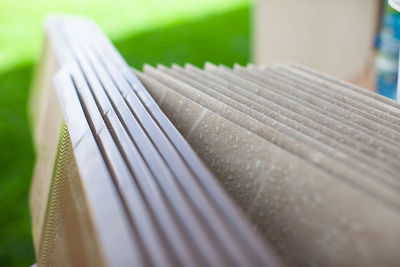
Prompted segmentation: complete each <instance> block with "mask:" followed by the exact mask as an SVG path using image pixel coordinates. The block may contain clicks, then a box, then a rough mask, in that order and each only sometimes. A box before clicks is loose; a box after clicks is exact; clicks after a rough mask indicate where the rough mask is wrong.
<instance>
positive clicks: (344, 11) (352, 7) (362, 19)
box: [252, 0, 382, 79]
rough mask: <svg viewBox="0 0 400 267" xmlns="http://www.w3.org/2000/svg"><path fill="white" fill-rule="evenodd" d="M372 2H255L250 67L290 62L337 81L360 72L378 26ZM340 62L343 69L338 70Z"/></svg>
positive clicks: (376, 6)
mask: <svg viewBox="0 0 400 267" xmlns="http://www.w3.org/2000/svg"><path fill="white" fill-rule="evenodd" d="M381 4H382V2H381V1H378V0H336V1H335V0H324V1H321V0H302V1H296V0H257V1H255V4H254V12H253V16H252V18H253V26H254V27H253V34H252V36H253V42H252V44H253V61H254V62H255V63H256V64H263V63H264V64H267V65H272V64H274V63H275V62H285V61H287V60H294V61H296V62H300V63H302V64H305V65H307V66H310V67H312V68H315V69H319V70H322V71H324V72H327V73H330V74H331V75H334V76H336V77H339V78H341V79H351V78H354V77H355V76H358V75H360V74H361V73H363V72H364V71H366V66H369V65H370V64H371V63H370V62H371V58H372V56H373V55H372V49H373V43H374V40H375V36H376V32H377V30H378V27H379V23H380V16H381V14H380V8H379V6H380V5H381ZM343 62H346V64H343Z"/></svg>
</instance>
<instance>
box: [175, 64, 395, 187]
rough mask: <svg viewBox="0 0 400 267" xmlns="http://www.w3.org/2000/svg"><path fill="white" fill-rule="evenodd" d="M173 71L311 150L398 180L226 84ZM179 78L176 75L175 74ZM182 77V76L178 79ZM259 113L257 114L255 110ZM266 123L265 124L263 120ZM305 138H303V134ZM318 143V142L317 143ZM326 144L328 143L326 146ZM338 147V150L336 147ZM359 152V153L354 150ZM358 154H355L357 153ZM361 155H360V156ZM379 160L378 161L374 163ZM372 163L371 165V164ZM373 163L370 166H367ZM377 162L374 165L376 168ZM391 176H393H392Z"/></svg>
mask: <svg viewBox="0 0 400 267" xmlns="http://www.w3.org/2000/svg"><path fill="white" fill-rule="evenodd" d="M173 69H174V71H175V72H177V73H180V74H182V75H185V76H186V77H190V78H191V79H193V80H187V79H185V82H187V83H188V84H190V85H192V86H193V87H196V88H197V89H199V90H202V87H203V86H207V87H208V89H210V90H214V91H216V92H219V93H221V94H223V95H225V96H227V97H229V98H230V99H231V100H235V101H237V104H243V105H244V106H246V107H247V108H244V107H243V108H241V110H243V112H244V113H246V114H247V115H249V116H252V117H253V118H255V119H258V120H259V121H262V122H264V123H266V121H268V122H270V123H271V124H272V125H271V124H269V125H270V126H272V127H274V128H275V129H276V130H279V131H281V132H282V133H286V134H288V135H289V136H292V137H293V138H295V139H298V140H299V141H300V142H303V143H304V144H308V145H309V146H310V147H312V148H313V149H315V150H320V151H321V152H324V153H325V154H326V155H328V156H334V157H335V158H337V159H340V160H344V162H345V163H348V164H349V165H350V167H353V168H359V169H361V170H366V171H367V173H368V174H374V175H375V176H376V177H381V178H383V179H384V180H386V181H390V183H391V184H392V185H394V186H399V185H400V184H399V182H400V181H399V179H397V173H396V174H393V173H391V172H388V173H387V174H385V172H386V170H387V169H388V168H387V166H382V169H381V170H380V171H378V170H377V169H376V167H377V166H376V164H375V163H376V161H373V160H371V161H367V162H364V161H362V160H358V159H357V157H354V156H353V155H352V154H353V152H354V150H351V149H347V147H345V146H343V145H342V144H341V143H339V142H334V143H331V141H332V140H331V139H329V138H324V137H326V136H323V135H321V134H319V133H318V132H315V131H314V130H312V129H310V128H308V127H305V126H304V125H302V124H299V123H297V122H296V121H294V120H291V119H290V118H287V117H284V116H282V115H281V114H280V113H278V112H279V110H277V112H275V111H274V110H270V109H267V108H265V107H263V106H262V105H260V104H258V103H256V102H254V101H251V100H249V99H247V98H245V97H243V96H241V95H239V94H237V93H235V92H232V91H230V90H229V89H227V88H226V87H223V86H219V85H217V84H216V83H214V82H212V81H210V78H209V77H206V78H201V77H202V76H201V75H199V74H198V73H197V72H195V73H193V72H191V71H187V70H186V71H183V70H182V69H180V68H178V67H177V66H174V67H173ZM175 77H177V78H178V79H179V76H175ZM181 80H183V78H182V79H181ZM258 112H259V113H258ZM261 114H264V115H265V116H267V117H269V118H271V119H272V120H271V119H270V120H268V119H267V118H265V117H264V116H261ZM267 124H268V123H267ZM285 126H288V127H290V128H287V127H285ZM299 133H302V134H304V135H305V136H302V135H300V134H299ZM306 136H307V137H308V138H307V137H306ZM320 142H321V143H320ZM326 145H328V146H326ZM338 147H340V148H341V149H338ZM343 149H344V150H346V151H349V152H350V155H349V153H342V152H343ZM358 154H359V153H358ZM358 154H357V155H356V156H358ZM361 156H362V155H361ZM377 163H379V162H377ZM374 165H375V166H374ZM371 166H373V168H371ZM379 166H380V165H379V164H378V167H379ZM382 176H386V177H382ZM393 176H395V177H393Z"/></svg>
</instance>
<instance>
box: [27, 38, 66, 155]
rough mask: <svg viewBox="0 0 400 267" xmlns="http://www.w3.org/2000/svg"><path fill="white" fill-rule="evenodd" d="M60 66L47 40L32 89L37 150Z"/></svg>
mask: <svg viewBox="0 0 400 267" xmlns="http://www.w3.org/2000/svg"><path fill="white" fill-rule="evenodd" d="M58 69H59V64H58V62H57V59H56V57H55V55H54V52H53V50H52V49H51V46H50V43H49V42H48V41H47V40H46V41H45V46H44V50H43V52H42V57H41V61H40V62H39V66H38V68H37V69H36V73H35V75H34V82H33V86H32V88H31V92H30V94H31V96H30V102H29V112H30V117H31V120H32V121H31V125H32V133H33V140H34V144H35V148H36V149H38V146H40V144H41V143H43V138H44V133H43V131H45V130H46V129H45V128H43V127H44V125H45V123H46V122H45V121H46V117H47V116H48V115H47V114H46V113H47V112H49V108H48V105H50V104H49V103H50V101H51V100H49V98H50V97H51V96H50V90H52V79H53V76H54V74H55V73H56V72H57V71H58Z"/></svg>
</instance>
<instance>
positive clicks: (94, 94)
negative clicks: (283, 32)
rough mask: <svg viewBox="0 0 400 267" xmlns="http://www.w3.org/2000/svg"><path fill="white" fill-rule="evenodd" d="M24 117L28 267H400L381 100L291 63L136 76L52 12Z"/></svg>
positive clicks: (392, 161)
mask: <svg viewBox="0 0 400 267" xmlns="http://www.w3.org/2000/svg"><path fill="white" fill-rule="evenodd" d="M31 111H32V119H33V125H34V129H33V132H34V140H35V145H36V149H37V163H36V167H35V174H34V179H33V181H32V188H31V196H30V197H31V200H30V201H31V214H32V225H33V237H34V245H35V252H36V258H37V261H38V264H39V265H43V266H58V265H63V266H282V262H284V263H285V264H287V265H288V266H399V265H400V254H399V253H398V250H399V248H400V105H399V104H398V103H396V102H394V101H392V100H390V99H387V98H384V97H382V96H379V95H377V94H374V93H372V92H369V91H366V90H364V89H361V88H358V87H355V86H352V85H350V84H347V83H345V82H342V81H340V80H336V79H334V78H332V77H328V76H325V75H323V74H321V73H318V72H315V71H313V70H310V69H308V68H306V67H303V66H300V65H296V64H281V65H277V66H276V67H274V68H266V67H257V66H253V65H248V66H246V67H242V66H239V65H237V66H234V68H233V69H230V68H227V67H225V66H216V65H213V64H211V63H207V64H206V65H205V67H204V69H200V68H197V67H195V66H192V65H190V64H187V65H185V66H184V67H181V66H177V65H173V66H172V67H171V68H170V67H165V66H157V67H152V66H148V65H146V66H144V69H143V71H142V72H140V71H135V70H132V69H131V68H130V67H129V66H128V65H127V64H126V62H125V61H124V59H123V58H122V57H121V56H120V54H119V53H118V51H117V50H116V49H115V47H114V46H113V45H112V44H111V42H110V41H109V40H108V39H107V37H105V35H104V34H103V33H102V32H101V31H100V30H99V28H98V27H97V26H96V25H94V24H93V22H91V21H88V20H86V19H82V18H60V17H54V18H51V19H49V20H48V22H47V23H46V44H45V49H44V53H43V56H42V60H41V63H40V65H39V68H38V72H37V75H36V82H35V84H34V91H33V93H32V100H31ZM203 162H204V163H203ZM209 169H210V170H211V171H209ZM214 175H215V176H214ZM275 251H276V252H278V253H277V254H275ZM277 255H279V256H277Z"/></svg>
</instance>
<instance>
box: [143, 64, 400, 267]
mask: <svg viewBox="0 0 400 267" xmlns="http://www.w3.org/2000/svg"><path fill="white" fill-rule="evenodd" d="M136 73H137V75H138V76H139V78H140V79H141V81H142V82H143V83H144V85H145V87H146V88H147V89H148V90H149V91H150V93H151V94H152V96H153V97H154V99H155V100H156V102H157V103H158V104H159V105H160V107H161V108H162V110H163V111H164V112H165V113H166V115H167V116H168V117H169V118H170V119H171V120H172V122H173V123H174V124H175V125H176V126H177V128H178V129H179V130H180V132H181V133H182V134H183V136H184V137H185V138H186V139H187V140H188V142H189V143H190V144H191V145H192V147H193V148H194V150H195V151H196V152H197V153H198V154H199V156H200V157H201V158H202V159H203V160H204V161H205V163H206V164H207V165H208V166H209V167H210V168H211V169H212V170H213V172H214V173H215V174H216V175H217V177H218V179H219V181H220V183H221V184H222V185H224V187H225V188H226V190H227V191H228V192H229V193H230V195H231V196H232V197H233V198H234V199H235V200H236V202H237V203H238V205H240V207H241V208H242V209H243V210H244V211H245V212H246V214H247V215H248V217H249V218H250V219H251V220H252V221H253V222H254V223H255V224H256V226H257V230H258V231H259V232H260V233H261V234H262V236H263V237H264V238H265V239H266V240H268V241H270V242H272V243H273V244H274V245H275V247H276V248H277V249H278V251H279V253H280V254H281V255H282V257H283V258H284V259H285V260H286V261H287V263H288V264H289V265H293V266H398V265H399V264H400V256H399V253H398V248H399V247H400V105H399V104H397V103H396V102H394V101H391V100H389V99H386V98H384V97H381V96H379V95H376V94H374V93H372V92H369V91H366V90H364V89H361V88H357V87H354V86H352V85H349V84H347V83H344V82H341V81H339V80H336V79H333V78H330V77H327V76H324V75H322V74H319V73H316V72H314V71H312V70H309V69H307V68H305V67H302V66H298V65H294V64H286V65H285V64H284V65H280V66H278V67H276V68H273V69H270V68H265V67H256V66H253V65H248V66H247V67H241V66H235V67H234V68H233V69H229V68H227V67H225V66H215V65H213V64H211V63H209V64H206V65H205V70H201V69H199V68H196V67H194V66H192V65H190V64H187V65H185V66H184V67H180V66H177V65H173V66H172V68H167V67H164V66H158V67H157V68H155V67H151V66H145V67H144V71H143V73H141V72H136Z"/></svg>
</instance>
